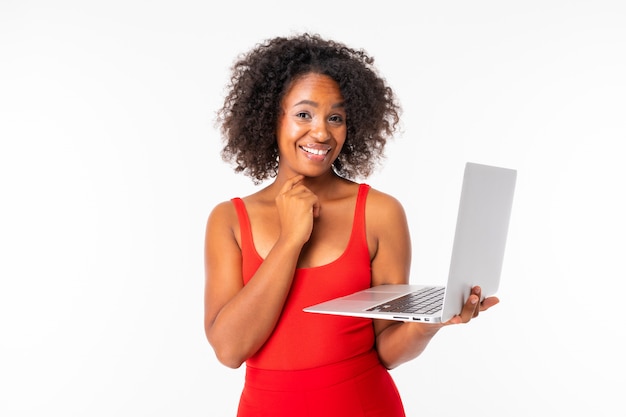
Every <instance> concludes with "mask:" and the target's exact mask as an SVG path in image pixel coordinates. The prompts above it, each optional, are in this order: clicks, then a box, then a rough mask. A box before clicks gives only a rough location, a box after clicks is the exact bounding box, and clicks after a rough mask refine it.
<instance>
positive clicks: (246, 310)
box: [205, 34, 498, 417]
mask: <svg viewBox="0 0 626 417" xmlns="http://www.w3.org/2000/svg"><path fill="white" fill-rule="evenodd" d="M372 64H373V59H372V58H371V57H369V56H368V55H367V54H366V53H365V52H363V51H360V50H354V49H351V48H348V47H347V46H345V45H343V44H340V43H337V42H334V41H330V40H325V39H322V38H321V37H319V36H316V35H308V34H303V35H300V36H293V37H278V38H274V39H271V40H269V41H267V42H266V43H264V44H260V45H257V46H256V47H255V48H254V49H253V50H251V51H250V52H248V53H247V54H245V55H243V56H242V57H241V58H240V59H239V60H238V61H237V62H236V63H235V65H234V67H233V73H232V77H231V82H230V85H229V91H228V94H227V96H226V99H225V101H224V107H223V108H222V109H221V111H220V112H219V115H218V121H219V122H220V123H221V128H222V132H223V134H224V137H225V139H226V144H225V147H224V149H223V152H222V156H223V157H224V159H225V160H227V161H233V162H234V163H235V170H236V171H237V172H243V173H245V174H247V175H249V176H250V177H251V178H252V179H253V180H254V181H255V182H256V183H260V182H262V181H264V180H267V179H269V178H273V180H272V181H271V182H270V183H269V185H267V186H265V187H264V188H262V189H261V190H259V191H258V192H256V193H254V194H252V195H249V196H247V197H244V198H243V199H241V198H233V199H232V200H229V201H226V202H223V203H220V204H218V205H217V206H216V207H215V208H214V209H213V211H212V212H211V214H210V216H209V220H208V223H207V230H206V249H205V252H206V253H205V254H206V289H205V331H206V335H207V338H208V340H209V342H210V344H211V346H212V347H213V349H214V351H215V353H216V355H217V357H218V359H219V360H220V362H222V363H223V364H224V365H226V366H229V367H232V368H237V367H239V366H241V364H242V363H244V362H245V363H246V381H245V385H244V389H243V392H242V395H241V400H240V404H239V411H238V416H240V417H244V416H265V415H267V416H273V417H276V416H290V417H295V416H305V415H306V416H324V417H333V416H344V417H345V416H351V417H355V416H386V417H395V416H404V410H403V406H402V402H401V399H400V397H399V395H398V391H397V389H396V387H395V385H394V383H393V381H392V379H391V377H390V375H389V373H388V371H387V370H388V369H391V368H394V367H396V366H398V365H400V364H401V363H403V362H406V361H409V360H411V359H413V358H415V357H416V356H418V355H419V354H420V353H421V352H422V351H423V350H424V348H425V347H426V345H427V344H428V342H429V341H430V340H431V338H432V337H433V336H434V335H435V334H436V333H437V331H438V330H439V329H440V328H441V327H442V326H444V325H448V324H455V323H466V322H468V321H470V320H471V319H472V318H473V317H476V316H477V315H478V313H479V311H484V310H486V309H488V308H489V307H491V306H493V305H494V304H496V303H497V302H498V300H497V298H495V297H490V298H486V299H485V300H484V301H483V302H482V303H479V302H478V301H479V299H480V295H481V294H480V288H474V289H473V291H472V295H471V296H470V297H469V299H468V301H467V303H466V305H465V307H464V309H463V311H462V313H461V314H460V315H459V316H456V317H454V318H453V319H451V320H450V321H449V322H448V323H445V324H421V323H402V322H390V321H385V320H370V319H362V318H351V317H339V316H327V315H317V314H310V313H304V312H303V311H302V309H303V308H304V307H307V306H309V305H312V304H316V303H318V302H321V301H325V300H328V299H330V298H334V297H338V296H341V295H347V294H349V293H351V292H354V291H357V290H361V289H364V288H367V287H369V286H372V285H380V284H403V283H408V280H409V268H410V262H411V244H410V237H409V230H408V226H407V221H406V217H405V213H404V210H403V208H402V206H401V204H400V203H399V202H398V201H397V200H396V199H395V198H393V197H391V196H390V195H387V194H385V193H383V192H380V191H378V190H375V189H372V188H370V187H369V186H368V185H367V184H364V183H358V182H355V181H354V179H355V178H357V177H367V175H368V174H370V173H371V171H372V169H373V168H374V167H375V166H376V164H377V163H378V162H379V161H380V159H381V158H382V157H383V149H384V145H385V143H386V141H387V140H388V139H389V138H391V137H392V135H393V133H394V132H395V129H396V126H397V124H398V122H399V111H400V109H399V106H398V105H397V103H396V100H395V96H394V94H393V91H392V90H391V89H390V88H389V87H388V86H387V85H386V83H385V81H384V79H383V78H382V77H380V76H379V75H378V74H377V72H376V70H375V68H374V67H373V65H372Z"/></svg>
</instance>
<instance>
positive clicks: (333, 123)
mask: <svg viewBox="0 0 626 417" xmlns="http://www.w3.org/2000/svg"><path fill="white" fill-rule="evenodd" d="M281 107H282V108H281V116H280V117H279V119H278V126H277V129H276V137H277V140H278V152H279V163H278V172H279V173H280V175H285V176H286V178H289V177H292V176H294V175H296V174H303V175H305V176H307V177H319V176H320V175H322V174H326V173H329V172H331V168H332V164H333V162H334V161H335V159H336V158H337V156H338V155H339V152H340V151H341V147H342V146H343V144H344V142H345V140H346V111H345V108H344V100H343V96H342V95H341V91H340V90H339V85H338V84H337V82H335V81H334V80H333V79H332V78H330V77H328V76H326V75H321V74H314V73H309V74H306V75H303V76H301V77H299V78H297V79H296V80H295V81H293V83H292V85H291V87H290V88H289V90H288V91H287V93H286V94H285V97H284V98H283V101H282V106H281Z"/></svg>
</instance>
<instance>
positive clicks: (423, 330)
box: [367, 192, 498, 369]
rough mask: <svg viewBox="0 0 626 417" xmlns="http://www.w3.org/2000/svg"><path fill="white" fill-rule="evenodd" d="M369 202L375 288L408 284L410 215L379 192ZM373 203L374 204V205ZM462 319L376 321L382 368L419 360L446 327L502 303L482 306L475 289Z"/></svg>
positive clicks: (493, 301) (491, 300)
mask: <svg viewBox="0 0 626 417" xmlns="http://www.w3.org/2000/svg"><path fill="white" fill-rule="evenodd" d="M372 197H374V198H372V199H371V201H370V200H369V199H368V209H367V222H368V223H367V224H368V234H371V238H370V239H372V238H373V239H372V240H373V243H374V246H375V248H376V251H375V255H374V257H373V259H372V285H381V284H407V283H408V282H409V270H410V264H411V241H410V236H409V229H408V225H407V220H406V215H405V212H404V209H403V208H402V206H401V204H400V203H399V202H398V201H397V200H395V199H393V198H391V197H389V196H387V195H385V194H382V193H379V192H376V193H372ZM370 202H371V203H372V204H370ZM472 293H473V294H472V295H471V296H470V297H469V298H468V300H467V302H466V304H465V306H464V308H463V311H462V312H461V314H460V315H458V316H455V317H453V318H452V319H450V321H449V322H447V323H439V324H425V323H405V322H397V321H389V320H374V331H375V334H376V349H377V351H378V356H379V358H380V360H381V362H382V364H383V365H384V366H385V367H387V368H388V369H392V368H395V367H397V366H398V365H400V364H402V363H404V362H407V361H410V360H411V359H414V358H416V357H417V356H419V355H420V354H421V353H422V352H423V351H424V349H426V347H427V346H428V343H429V342H430V340H431V339H432V338H433V337H434V336H435V335H436V334H437V332H438V331H439V330H440V329H441V328H442V327H443V326H446V325H450V324H458V323H467V322H469V321H470V320H471V319H472V318H474V317H477V316H478V313H479V312H480V311H484V310H487V309H488V308H490V307H491V306H493V305H495V304H497V303H498V299H497V298H495V297H490V298H486V299H485V300H483V302H482V303H479V302H478V300H479V299H480V296H481V294H480V288H478V287H475V288H473V289H472Z"/></svg>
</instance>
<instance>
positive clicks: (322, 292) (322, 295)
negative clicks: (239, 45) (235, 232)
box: [231, 184, 374, 370]
mask: <svg viewBox="0 0 626 417" xmlns="http://www.w3.org/2000/svg"><path fill="white" fill-rule="evenodd" d="M368 191H369V186H368V185H367V184H360V186H359V192H358V195H357V200H356V207H355V210H354V221H353V224H352V233H351V235H350V240H349V241H348V245H347V247H346V249H345V251H344V252H343V254H342V255H341V256H340V257H339V258H337V259H336V260H335V261H333V262H331V263H329V264H326V265H322V266H318V267H313V268H298V269H296V272H295V276H294V280H293V283H292V286H291V291H290V293H289V296H288V298H287V301H286V303H285V306H284V309H283V312H282V314H281V317H280V319H279V321H278V323H277V324H276V327H275V329H274V332H273V333H272V334H271V336H270V338H269V339H268V340H267V341H266V342H265V344H264V345H263V346H262V347H261V349H259V351H258V352H257V353H255V354H254V355H253V356H252V357H250V358H249V359H248V360H247V361H246V365H247V366H251V367H254V368H260V369H278V370H297V369H308V368H315V367H319V366H324V365H329V364H332V363H337V362H340V361H343V360H346V359H349V358H352V357H355V356H357V355H360V354H362V353H365V352H368V351H370V350H371V349H372V348H373V347H374V328H373V325H372V320H371V319H363V318H354V317H342V316H333V315H326V314H316V313H305V312H304V311H302V310H303V309H304V308H305V307H308V306H310V305H313V304H317V303H320V302H322V301H326V300H329V299H331V298H335V297H340V296H344V295H348V294H350V293H352V292H355V291H358V290H362V289H366V288H369V287H370V285H371V265H370V256H369V249H368V247H367V239H366V236H365V201H366V197H367V193H368ZM231 201H232V202H233V204H234V205H235V209H236V211H237V216H238V219H239V225H240V230H241V252H242V262H243V280H244V284H246V283H248V281H249V280H250V279H251V278H252V276H253V275H254V273H255V272H256V270H257V269H258V268H259V266H260V265H261V263H262V262H263V258H261V256H260V255H259V254H258V252H257V251H256V248H255V247H254V242H253V240H252V230H251V228H250V219H249V218H248V213H247V211H246V208H245V205H244V203H243V200H241V199H240V198H233V199H232V200H231Z"/></svg>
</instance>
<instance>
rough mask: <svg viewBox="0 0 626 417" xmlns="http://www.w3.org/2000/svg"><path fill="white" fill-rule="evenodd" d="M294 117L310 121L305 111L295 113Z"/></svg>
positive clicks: (309, 116)
mask: <svg viewBox="0 0 626 417" xmlns="http://www.w3.org/2000/svg"><path fill="white" fill-rule="evenodd" d="M296 117H297V118H299V119H310V118H311V115H310V114H309V113H307V112H305V111H301V112H298V113H296Z"/></svg>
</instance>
